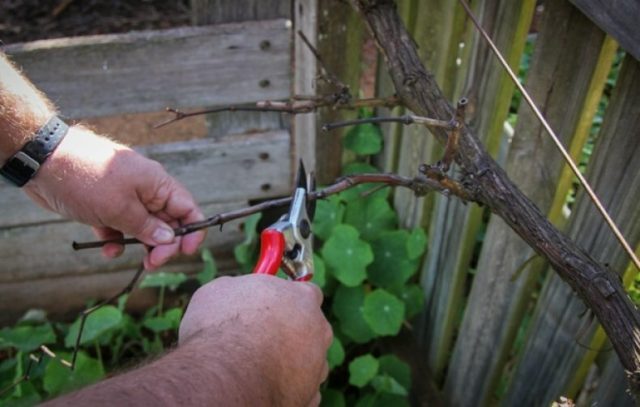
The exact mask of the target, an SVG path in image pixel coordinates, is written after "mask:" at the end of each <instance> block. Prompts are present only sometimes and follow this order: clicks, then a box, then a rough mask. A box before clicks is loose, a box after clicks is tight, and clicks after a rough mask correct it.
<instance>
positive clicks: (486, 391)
mask: <svg viewBox="0 0 640 407" xmlns="http://www.w3.org/2000/svg"><path fill="white" fill-rule="evenodd" d="M536 3H542V4H543V7H544V10H543V11H542V8H540V9H536ZM573 3H574V4H576V5H577V6H578V7H575V6H574V5H573V4H572V3H570V2H569V1H566V0H563V1H553V2H551V1H544V2H536V1H532V0H516V1H502V0H493V1H484V2H473V6H474V10H475V13H476V15H478V16H480V17H481V20H482V24H483V26H484V27H485V28H486V29H487V31H488V32H489V33H490V35H491V37H492V38H493V39H494V41H495V42H496V43H497V46H498V48H499V49H500V50H501V51H502V52H503V54H504V55H505V58H506V59H507V61H508V62H509V63H510V65H511V66H512V67H514V68H516V69H517V67H518V66H519V64H520V61H521V59H522V58H523V51H524V48H525V44H526V41H527V40H529V41H530V42H533V43H534V51H533V55H532V56H531V61H530V69H529V72H528V75H527V77H526V79H525V84H526V87H527V89H529V91H530V93H531V94H532V96H533V99H534V100H535V101H536V103H537V105H538V106H539V107H540V108H541V110H542V111H543V112H544V114H545V116H546V117H547V119H548V120H549V122H550V123H551V126H552V127H553V128H554V129H555V130H556V132H557V133H558V134H559V135H560V137H561V139H562V142H563V143H564V145H565V146H567V148H568V149H569V150H570V152H571V155H572V156H573V157H574V159H577V160H579V159H580V157H581V154H582V150H583V147H584V145H585V142H586V141H587V138H588V136H589V132H590V131H591V127H592V123H593V120H594V116H595V114H596V111H597V109H598V104H599V103H600V101H601V97H602V95H603V89H604V88H605V84H606V82H607V76H608V74H609V72H610V70H611V68H612V64H613V62H614V58H615V57H616V52H617V50H618V44H617V43H616V41H615V40H614V39H613V38H612V37H611V36H610V35H608V34H607V33H609V34H611V35H613V36H615V38H616V39H618V40H619V41H620V42H621V43H622V44H623V45H625V47H624V48H623V49H624V50H625V51H626V52H627V55H626V57H625V58H624V61H623V62H622V68H621V71H620V73H619V77H618V80H617V84H616V85H615V88H614V90H613V94H612V95H610V97H607V99H608V100H609V104H608V107H607V108H606V112H605V115H604V121H603V123H602V127H601V129H600V131H599V132H598V135H597V142H596V144H595V146H594V148H593V155H592V157H591V160H590V162H589V165H588V171H587V176H588V179H589V180H590V182H591V184H592V186H593V187H594V188H595V191H596V193H597V194H598V195H599V196H600V197H601V199H602V200H603V203H604V205H605V207H606V208H607V209H608V210H609V212H610V214H611V215H612V217H613V218H614V219H615V220H616V222H617V224H618V225H619V226H620V227H621V229H622V231H623V234H624V235H625V236H626V237H627V239H628V240H629V242H630V243H631V244H632V245H633V247H638V248H639V249H640V220H639V215H640V206H638V204H637V202H638V198H639V196H638V195H639V194H640V160H638V159H637V154H638V153H639V152H640V130H638V129H639V128H640V127H639V125H640V104H639V103H638V94H639V91H640V83H639V81H640V64H639V63H638V61H637V59H635V58H637V57H639V56H640V52H639V49H638V44H639V42H638V41H637V39H638V37H639V36H640V30H638V29H637V28H632V27H631V25H634V23H632V22H631V17H625V16H632V15H635V16H637V15H639V14H638V13H639V12H640V10H639V7H640V6H638V5H637V3H634V2H621V5H620V7H619V8H616V9H615V11H612V10H609V8H606V9H601V10H600V9H599V7H604V6H598V4H599V3H598V2H591V1H587V0H585V1H581V0H576V1H575V2H573ZM398 7H399V12H400V13H401V15H402V17H403V19H404V21H405V23H406V24H407V26H408V28H409V30H410V32H412V34H413V36H414V39H415V40H416V43H417V45H418V47H419V50H420V53H421V56H422V57H423V60H424V62H425V64H426V66H427V67H428V69H429V70H431V72H433V73H434V75H435V77H436V79H437V80H438V82H439V83H440V85H441V87H442V89H443V90H444V92H445V94H446V95H447V97H449V98H450V99H451V101H455V100H457V99H458V98H459V97H462V96H465V97H468V98H470V99H471V106H472V107H471V109H470V110H471V114H470V115H468V117H467V118H468V122H469V123H470V125H471V126H472V127H473V128H474V130H475V134H477V135H479V137H481V139H482V141H483V143H484V144H485V146H486V147H487V149H488V151H489V152H490V153H491V154H492V155H493V156H494V157H495V158H496V159H497V160H498V161H499V162H500V163H501V165H502V166H503V167H504V168H505V169H506V170H507V172H508V174H509V176H510V177H511V178H512V179H513V180H514V181H515V183H516V184H517V185H518V186H519V187H520V188H521V189H522V190H523V191H524V192H525V193H526V194H527V196H529V197H530V198H531V199H532V200H533V201H534V202H535V203H536V204H537V205H538V207H539V208H540V209H541V210H542V211H544V212H546V213H547V214H548V217H549V219H551V220H552V221H553V222H554V223H555V224H556V225H557V226H558V227H561V228H563V229H564V230H565V231H566V232H567V233H569V234H570V235H571V236H572V238H574V239H576V240H577V241H578V242H579V243H580V244H581V246H582V247H584V248H585V249H586V250H588V251H589V252H590V253H591V254H592V255H593V256H594V257H595V258H596V259H598V260H599V261H602V262H604V263H607V264H609V265H610V268H611V270H612V272H616V273H619V275H620V276H621V278H624V279H625V282H626V283H627V284H629V283H630V281H631V279H632V278H633V275H635V273H636V272H637V270H634V269H633V267H632V266H631V265H630V263H629V259H628V256H626V255H625V254H624V252H623V250H622V248H621V247H620V245H619V244H618V243H617V242H616V240H615V239H614V237H613V235H612V233H611V232H610V231H609V229H608V228H607V227H606V226H605V223H604V221H603V220H602V217H601V216H600V215H599V214H598V213H597V212H596V210H595V208H594V207H593V205H592V204H591V203H590V201H589V200H588V199H587V198H586V197H585V196H583V194H582V193H579V194H578V197H577V199H576V202H575V203H574V204H573V210H572V211H571V214H570V215H569V216H568V211H567V208H566V206H565V202H566V199H567V194H568V193H569V191H570V189H571V188H572V183H573V176H572V174H571V173H570V171H569V169H568V167H567V166H566V165H565V163H564V162H563V160H562V158H561V156H560V153H559V152H558V151H557V150H556V149H555V147H554V146H553V145H552V142H551V140H550V138H549V137H548V136H547V135H546V134H545V132H544V131H543V130H542V127H541V125H540V124H539V123H538V121H537V119H536V118H535V117H534V116H533V113H532V112H531V110H530V108H529V107H528V106H526V105H525V104H524V103H522V104H521V105H520V107H519V109H518V111H517V113H518V115H517V121H516V123H515V128H511V126H510V125H509V124H507V123H506V119H507V115H508V111H509V106H510V104H511V102H512V98H513V96H514V86H513V84H512V83H510V80H509V79H508V78H507V76H506V74H505V73H504V71H503V70H502V68H501V67H499V65H498V63H497V60H496V58H495V57H494V56H493V55H491V54H490V53H489V50H488V46H487V45H486V44H485V43H483V42H482V41H481V40H480V39H479V38H478V37H479V36H478V34H477V32H476V31H475V29H474V28H473V27H472V25H471V22H470V21H469V20H468V19H467V18H466V16H465V14H464V11H463V9H462V8H461V7H460V5H459V4H458V2H457V0H451V1H431V0H426V1H411V0H405V1H399V2H398ZM625 8H626V9H625ZM621 9H622V10H621ZM540 11H542V12H541V13H540ZM534 15H535V17H534ZM532 19H533V21H534V27H533V29H532ZM591 19H593V20H591ZM629 23H631V24H629ZM632 39H633V40H632ZM634 56H635V58H634ZM382 68H383V69H381V71H380V74H379V78H378V79H379V80H378V93H379V94H380V95H381V96H382V95H388V94H389V93H390V92H393V90H392V89H391V84H390V81H389V79H388V78H387V76H386V73H385V72H384V66H382ZM393 113H396V114H397V113H399V111H397V110H396V111H394V112H393ZM385 130H386V131H385V134H386V139H385V142H386V146H385V152H384V154H383V155H382V157H381V160H380V163H381V165H382V166H383V167H384V168H385V169H386V170H388V171H394V172H399V173H400V174H403V175H410V174H415V173H416V171H417V167H418V166H419V165H420V164H421V163H423V162H427V163H429V162H435V161H436V160H437V159H438V158H439V156H440V154H441V148H440V147H439V146H437V145H435V144H436V143H434V141H433V140H432V139H430V138H429V137H428V135H427V134H425V132H424V131H423V130H421V129H417V128H405V127H402V126H393V125H392V126H387V128H386V129H385ZM394 199H395V202H394V203H395V206H396V208H397V209H398V210H399V211H400V213H401V219H402V220H403V221H404V223H405V224H406V225H407V226H414V225H423V226H425V227H426V228H428V231H429V247H428V253H427V255H426V258H425V259H424V263H423V267H422V274H421V281H422V286H423V288H424V293H425V298H426V307H425V310H424V313H423V315H422V317H421V318H420V320H419V321H418V330H417V331H418V332H417V337H418V340H419V342H420V346H421V348H422V352H421V354H420V356H419V357H420V358H421V359H422V360H423V362H424V363H425V364H426V365H427V366H428V368H429V369H430V371H431V373H432V375H433V378H434V380H435V385H436V387H439V388H440V389H441V391H442V399H443V400H444V404H445V405H452V406H477V405H496V404H502V405H507V406H513V405H527V406H529V405H531V406H538V405H540V406H543V405H549V404H550V403H551V402H552V401H553V400H557V399H558V398H559V397H560V396H567V397H570V398H573V399H578V400H579V401H580V402H581V403H582V404H583V405H590V403H597V405H616V406H619V405H632V404H633V401H632V400H631V398H630V397H629V396H628V395H627V394H626V392H625V389H626V384H625V379H624V374H623V372H622V368H621V367H620V364H619V363H618V362H617V358H616V355H615V353H614V352H613V351H611V350H610V346H609V345H608V344H607V343H606V339H605V335H604V333H603V331H602V330H601V328H599V327H597V324H596V323H593V324H591V325H589V324H590V320H589V319H588V317H581V316H582V314H583V313H584V311H585V306H584V304H583V303H582V301H581V300H580V299H579V298H577V296H576V295H575V294H574V293H572V291H571V290H570V289H569V287H568V286H567V285H566V284H564V283H563V282H562V281H561V280H560V279H559V278H558V277H557V276H556V275H555V274H554V273H553V271H552V270H549V269H548V266H547V265H546V264H545V263H544V261H541V260H540V259H539V258H537V257H536V256H535V255H534V253H533V252H532V250H531V249H530V248H529V247H528V246H527V245H526V244H525V243H524V242H523V241H522V240H521V239H520V238H519V237H518V236H517V235H516V234H515V233H514V232H512V231H511V230H510V229H509V227H508V226H506V224H505V223H504V222H503V221H502V220H501V219H500V218H498V217H497V216H489V214H488V213H485V212H483V210H482V209H481V208H479V207H477V206H475V205H471V206H469V205H467V206H465V205H462V204H461V203H460V202H458V201H457V200H456V199H450V198H447V197H443V196H435V197H426V198H422V199H415V198H414V197H413V196H411V194H410V193H409V192H407V191H396V192H395V195H394ZM567 216H568V217H567ZM625 272H626V274H625ZM417 382H418V383H416V385H418V386H420V379H419V378H418V379H417Z"/></svg>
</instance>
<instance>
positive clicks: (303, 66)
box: [291, 0, 318, 169]
mask: <svg viewBox="0 0 640 407" xmlns="http://www.w3.org/2000/svg"><path fill="white" fill-rule="evenodd" d="M293 26H294V32H296V33H297V31H302V33H303V34H304V35H305V36H306V37H307V39H308V40H309V42H310V43H311V45H313V46H314V47H315V48H317V46H318V0H294V2H293ZM317 72H318V61H317V60H316V57H315V56H314V55H313V52H311V50H310V49H309V47H307V45H306V44H305V43H304V41H303V40H302V39H301V38H300V36H299V35H297V34H296V35H295V36H294V37H293V94H294V95H302V96H313V95H316V94H317V88H316V75H317ZM316 128H317V118H316V115H315V114H296V115H294V116H293V119H292V153H293V161H292V163H291V165H292V167H293V166H297V163H298V160H300V159H301V160H303V161H304V163H305V166H306V167H307V168H308V169H315V168H316Z"/></svg>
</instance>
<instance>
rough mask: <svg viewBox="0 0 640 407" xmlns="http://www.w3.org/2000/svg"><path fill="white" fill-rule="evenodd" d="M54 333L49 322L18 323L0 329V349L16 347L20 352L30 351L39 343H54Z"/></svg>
mask: <svg viewBox="0 0 640 407" xmlns="http://www.w3.org/2000/svg"><path fill="white" fill-rule="evenodd" d="M55 341H56V334H55V333H54V332H53V328H52V327H51V324H49V323H46V324H43V325H36V326H31V325H18V326H14V327H8V328H3V329H2V330H0V349H5V348H16V349H17V350H19V351H22V352H31V351H33V350H35V349H38V347H39V346H40V345H43V344H48V343H54V342H55Z"/></svg>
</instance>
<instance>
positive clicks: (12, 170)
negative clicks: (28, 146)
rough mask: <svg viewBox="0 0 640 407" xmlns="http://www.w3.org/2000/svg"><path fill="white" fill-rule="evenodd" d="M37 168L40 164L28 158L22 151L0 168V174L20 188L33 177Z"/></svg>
mask: <svg viewBox="0 0 640 407" xmlns="http://www.w3.org/2000/svg"><path fill="white" fill-rule="evenodd" d="M39 168H40V163H38V162H37V161H36V160H34V159H33V158H31V157H29V156H28V155H27V154H26V153H24V152H23V151H19V152H18V153H16V155H14V156H13V157H11V158H10V159H9V161H7V162H6V163H5V165H4V166H3V167H2V168H0V174H2V175H3V176H5V177H6V178H8V179H9V181H11V182H13V183H14V184H16V185H17V186H19V187H21V186H23V185H24V184H26V183H27V181H29V180H30V179H31V177H33V175H34V174H35V173H36V172H37V171H38V169H39Z"/></svg>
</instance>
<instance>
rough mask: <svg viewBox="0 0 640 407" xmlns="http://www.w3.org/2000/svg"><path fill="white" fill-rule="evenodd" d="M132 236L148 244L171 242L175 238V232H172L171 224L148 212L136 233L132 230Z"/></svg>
mask: <svg viewBox="0 0 640 407" xmlns="http://www.w3.org/2000/svg"><path fill="white" fill-rule="evenodd" d="M133 236H134V237H135V238H136V239H138V240H140V241H141V242H143V243H145V244H148V245H150V246H158V245H161V244H167V243H171V242H173V239H174V238H175V234H174V233H173V229H172V228H171V226H169V225H167V224H166V223H165V222H163V221H162V220H160V219H159V218H157V217H155V216H153V215H150V214H148V213H147V216H146V218H145V219H144V221H143V223H142V227H141V229H139V231H138V232H137V233H135V232H134V233H133Z"/></svg>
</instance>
